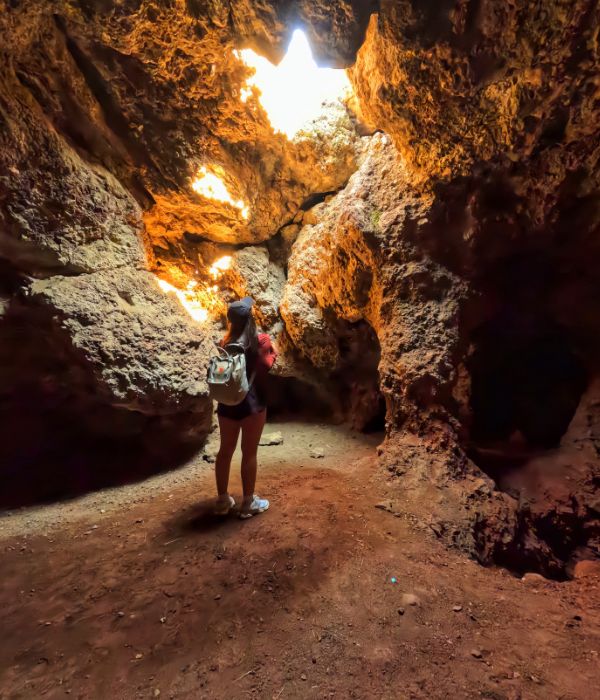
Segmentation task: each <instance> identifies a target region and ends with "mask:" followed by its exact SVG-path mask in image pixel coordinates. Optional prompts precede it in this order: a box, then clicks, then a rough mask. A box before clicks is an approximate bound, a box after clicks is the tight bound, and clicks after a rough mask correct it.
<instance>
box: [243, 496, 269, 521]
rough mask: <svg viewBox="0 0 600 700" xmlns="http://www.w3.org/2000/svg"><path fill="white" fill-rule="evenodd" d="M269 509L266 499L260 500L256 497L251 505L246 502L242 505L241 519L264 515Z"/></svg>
mask: <svg viewBox="0 0 600 700" xmlns="http://www.w3.org/2000/svg"><path fill="white" fill-rule="evenodd" d="M268 509H269V501H267V499H266V498H259V497H258V496H254V498H253V499H252V500H251V501H250V502H249V503H246V501H244V502H243V503H242V507H241V509H240V518H243V519H245V518H251V517H252V516H253V515H258V514H259V513H264V512H265V510H268Z"/></svg>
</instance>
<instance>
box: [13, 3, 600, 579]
mask: <svg viewBox="0 0 600 700" xmlns="http://www.w3.org/2000/svg"><path fill="white" fill-rule="evenodd" d="M0 10H1V12H0V30H1V31H2V34H3V36H4V37H6V41H5V44H4V45H3V47H1V48H0V53H1V55H2V64H1V65H2V68H1V69H0V146H1V148H0V258H1V260H2V268H1V271H2V278H3V284H2V288H1V289H0V291H1V293H2V296H1V299H2V304H1V306H0V308H1V310H2V317H1V319H0V326H1V328H0V332H1V334H2V337H3V338H5V339H6V342H5V345H4V357H5V359H6V368H7V369H6V371H5V372H4V377H3V382H2V386H1V387H0V394H1V399H2V403H1V405H2V410H3V411H4V413H5V414H7V415H8V414H10V411H11V406H12V405H13V404H14V402H15V401H16V400H17V397H18V398H19V400H20V401H21V403H25V404H26V403H27V401H26V397H27V396H28V395H31V396H32V397H34V396H39V395H43V396H46V394H47V393H48V387H54V386H59V387H61V391H59V392H58V393H55V394H54V395H55V397H56V404H54V405H55V406H59V407H61V410H64V411H66V413H65V415H69V416H70V415H71V414H72V410H71V412H69V411H70V409H69V408H68V407H69V406H73V405H79V403H78V402H79V401H80V400H81V398H82V397H83V396H93V397H94V409H93V410H91V411H87V412H86V410H81V411H79V412H78V415H79V417H80V418H81V420H83V419H84V417H85V416H87V415H92V414H94V412H99V413H98V415H100V414H102V415H103V416H104V418H103V421H104V422H105V423H106V424H108V425H112V426H125V427H122V428H121V432H124V433H127V434H129V435H137V436H138V438H140V439H142V436H144V435H147V434H148V428H149V427H150V426H152V425H154V424H155V423H156V421H158V422H159V423H160V424H161V425H163V424H164V425H165V426H168V430H167V428H165V430H167V432H168V431H169V430H170V431H171V433H170V436H171V438H173V439H174V440H175V442H177V433H178V431H179V430H180V432H181V435H180V437H181V438H183V437H184V436H185V439H186V440H188V439H190V440H191V442H193V443H194V444H195V445H196V446H197V445H200V444H201V442H202V439H203V438H204V437H205V435H206V433H207V431H208V429H209V427H210V402H209V401H208V398H207V392H206V387H205V385H204V381H203V374H204V371H203V369H204V366H205V364H206V359H207V357H208V354H209V352H210V343H211V342H212V340H213V339H214V338H215V337H216V336H217V334H218V332H219V323H218V320H217V321H215V322H214V323H212V322H211V323H208V324H207V325H205V326H204V327H203V329H202V330H199V328H198V326H197V325H195V324H193V323H191V322H190V321H189V319H188V318H187V317H186V316H185V314H184V313H183V311H182V310H181V308H180V307H179V306H178V305H177V303H176V302H175V301H174V300H173V299H172V298H171V297H165V296H164V295H163V294H162V293H160V292H159V291H158V288H157V285H156V280H155V278H154V277H153V275H152V274H151V273H152V272H155V273H160V274H161V275H162V276H166V277H169V275H172V272H171V271H172V270H173V269H176V270H177V271H178V274H180V275H181V276H182V277H183V278H185V277H186V276H187V277H190V276H193V275H194V274H200V275H202V274H205V272H206V270H205V268H206V267H207V266H208V264H210V262H211V260H214V259H215V258H216V257H217V255H218V254H219V253H222V252H227V253H230V254H232V256H233V266H232V269H231V270H230V271H229V272H228V273H227V275H225V276H224V278H223V285H224V287H225V288H226V290H227V294H230V295H234V294H243V293H251V294H253V295H254V296H255V297H256V298H257V301H258V302H259V303H258V314H259V320H260V321H261V323H262V324H263V325H264V326H265V328H267V329H268V330H270V331H271V332H272V333H273V334H275V335H277V336H278V340H279V343H280V345H281V347H282V349H283V351H284V352H283V356H282V361H281V363H280V365H279V367H278V370H277V371H278V372H279V373H280V375H282V377H287V378H289V377H296V378H299V377H300V378H302V380H303V381H305V382H307V383H308V384H309V385H311V386H313V387H315V388H319V390H321V391H322V392H323V394H324V396H323V401H324V402H325V403H327V401H329V402H330V404H329V405H331V410H332V412H334V413H336V414H337V416H338V417H345V418H351V419H353V420H354V421H355V424H356V425H357V426H359V427H360V426H361V425H362V426H364V425H367V424H368V423H369V421H371V420H372V419H373V418H374V416H376V414H377V411H378V410H379V408H378V404H379V399H380V391H381V392H382V394H383V396H384V399H385V402H386V419H387V429H386V440H385V442H384V444H383V445H382V447H381V450H380V457H381V462H382V465H383V466H384V467H386V468H387V469H389V471H390V473H391V474H392V475H395V476H396V477H398V478H399V479H401V484H402V486H401V488H402V490H403V493H404V494H406V498H405V501H404V507H405V508H408V509H410V507H411V506H410V503H411V499H412V501H413V502H417V501H420V502H424V500H423V499H426V501H425V502H427V503H428V504H430V510H431V524H432V527H434V529H435V531H436V532H437V533H438V534H439V535H440V536H441V537H444V538H445V539H446V540H447V541H449V542H452V543H454V544H457V545H458V546H461V547H463V548H464V549H466V550H467V551H469V552H471V553H473V554H475V555H476V556H478V557H479V558H480V559H481V560H482V561H491V560H494V559H495V560H497V561H501V560H507V559H511V558H512V559H513V560H514V558H515V557H516V553H518V554H519V556H521V557H522V566H524V567H526V566H528V565H532V566H533V565H535V566H537V567H538V568H543V567H544V566H546V569H545V570H547V571H548V572H550V573H553V574H557V573H558V572H560V571H562V570H564V567H565V566H566V562H567V559H568V558H569V557H571V556H572V555H573V552H574V551H575V550H577V549H578V548H581V547H583V548H585V547H589V546H590V545H589V543H590V542H594V541H595V540H594V537H595V535H592V534H589V532H592V530H593V528H592V529H591V530H589V528H588V530H589V532H588V530H586V532H588V534H585V535H582V536H581V538H579V539H577V538H572V541H573V546H572V547H571V548H570V550H569V551H568V552H567V551H562V550H561V551H557V550H556V549H555V547H554V543H553V541H552V537H553V535H552V534H551V533H550V531H551V530H552V527H551V526H550V525H551V524H552V523H555V524H557V525H556V526H557V527H559V528H560V527H561V525H560V523H561V522H563V521H565V519H566V520H568V517H567V516H565V510H564V509H565V508H567V510H568V509H569V508H570V509H571V510H570V511H569V512H570V513H571V514H575V512H576V511H577V514H576V516H577V518H580V519H581V518H583V519H584V520H585V522H586V523H593V522H595V521H596V520H597V517H598V515H597V504H596V505H594V503H595V502H594V501H593V498H592V497H588V496H586V497H585V498H584V499H583V500H582V498H579V497H578V496H577V494H576V493H575V491H576V490H577V489H579V491H578V493H579V492H581V489H583V487H581V488H580V486H577V484H583V483H585V484H596V485H597V479H598V460H597V459H595V458H593V455H594V454H596V455H597V454H598V445H597V436H596V435H595V432H594V430H587V432H584V434H582V436H581V437H578V438H577V440H582V441H584V442H585V444H586V447H585V448H583V449H584V451H585V452H586V454H589V455H590V458H589V459H586V460H580V463H581V468H580V471H579V474H580V477H578V479H575V480H574V485H573V490H574V491H573V494H572V495H573V496H574V497H573V498H571V500H570V504H571V505H568V504H567V505H564V503H566V502H567V501H568V499H566V501H565V500H564V499H563V501H561V502H563V506H561V507H562V510H561V514H557V513H558V511H556V509H555V514H554V515H552V513H551V508H550V510H549V509H548V508H546V510H544V508H543V507H542V508H541V509H538V510H537V511H536V507H537V506H536V507H534V506H531V504H529V505H527V506H526V507H524V506H523V503H522V502H519V499H518V498H517V497H516V496H515V494H514V493H511V492H510V489H509V490H502V489H499V488H497V483H496V482H495V481H494V480H492V479H491V478H490V477H489V475H488V474H486V473H485V471H482V469H481V468H480V466H479V465H478V464H477V463H476V462H474V461H473V460H472V459H470V457H469V456H468V455H470V454H471V452H470V448H471V446H472V445H471V443H472V441H473V437H474V434H476V432H477V431H475V432H473V426H474V425H477V420H478V415H475V414H474V412H477V410H478V409H477V400H476V399H475V400H473V398H472V396H471V375H472V373H473V372H474V371H475V370H474V367H475V365H476V364H477V362H478V361H480V358H481V357H482V356H483V357H485V352H484V351H483V349H482V348H484V345H485V342H487V343H488V344H489V343H491V344H492V345H493V344H494V336H493V332H492V335H491V336H489V335H488V336H487V340H486V341H485V342H484V341H482V329H489V328H493V323H494V319H499V318H500V319H502V318H510V319H511V322H514V323H516V325H517V326H519V328H521V331H522V332H521V331H519V332H520V333H521V335H520V336H519V338H518V342H517V341H515V342H514V343H513V344H512V345H510V348H509V350H510V352H515V354H518V352H517V348H518V347H520V346H519V343H522V342H523V338H526V337H528V334H530V335H531V329H532V328H538V327H546V326H547V325H550V326H552V327H553V328H555V329H559V331H558V332H559V334H560V342H561V343H564V344H565V346H567V347H568V348H569V352H571V353H572V354H573V356H574V357H575V358H576V359H577V362H578V363H579V366H580V367H581V370H582V376H584V377H585V379H584V380H582V387H581V391H582V392H585V394H584V396H585V406H587V407H590V406H593V405H594V401H595V398H594V396H595V391H596V387H597V386H598V385H597V381H596V380H597V376H598V366H597V360H596V358H597V357H598V339H599V338H600V333H599V331H600V328H599V327H598V325H599V317H598V313H597V308H598V300H599V296H600V295H599V282H598V276H597V274H596V262H597V260H598V253H599V251H598V240H599V237H598V235H597V233H598V228H599V224H600V200H599V196H598V193H599V189H600V182H599V169H598V156H599V154H600V148H599V146H600V143H599V132H598V128H597V124H598V111H599V109H600V101H599V100H598V80H599V78H598V26H600V17H599V10H598V7H597V3H594V2H592V0H575V1H573V2H566V1H563V0H552V2H547V3H530V2H520V1H516V2H511V3H505V2H500V1H499V0H452V1H450V0H447V1H444V2H431V1H426V2H421V1H420V2H416V1H415V0H402V1H400V2H391V1H388V0H381V2H370V1H365V2H359V1H352V2H351V1H349V0H335V1H334V2H321V1H320V0H313V1H312V2H311V1H309V0H302V2H270V1H268V0H263V1H262V2H259V3H251V2H247V1H246V0H236V1H235V2H234V1H233V0H231V1H229V2H226V1H225V0H185V1H184V0H168V1H167V0H163V1H159V0H119V1H114V2H113V1H108V0H106V1H102V2H89V1H88V0H79V1H76V0H70V1H69V2H55V1H52V0H47V1H45V2H33V0H23V1H18V0H11V1H8V2H7V1H3V2H1V3H0ZM296 24H300V25H302V26H304V27H305V28H306V30H307V33H308V35H309V39H310V40H311V43H312V45H313V47H314V49H315V52H316V55H317V57H318V58H319V59H320V60H321V61H323V62H325V63H327V64H329V65H335V66H338V67H341V66H343V67H350V76H351V80H352V83H353V85H354V89H355V92H356V95H357V100H355V101H354V103H353V107H354V108H356V109H358V110H359V112H360V114H359V115H358V116H356V115H353V114H352V113H351V112H350V111H349V110H347V109H345V108H341V107H340V106H339V105H338V107H337V108H336V109H335V110H332V111H331V112H330V115H331V116H330V117H329V118H328V119H327V120H326V123H323V124H321V125H320V129H321V131H320V135H316V134H315V133H313V134H312V136H313V138H307V139H301V140H300V141H298V142H294V143H290V142H287V141H286V139H285V138H284V137H283V136H282V135H281V134H275V133H273V131H272V129H271V128H270V126H269V124H268V121H267V119H266V115H265V114H264V112H263V111H262V108H261V107H260V105H259V103H258V101H257V99H256V96H253V97H251V98H250V99H249V100H248V101H247V102H246V103H244V102H242V101H241V100H240V98H239V92H240V89H241V87H242V85H243V82H244V80H245V77H246V75H247V69H246V68H245V67H244V65H243V64H242V63H241V62H240V61H239V60H238V59H237V57H236V56H235V54H234V52H233V50H234V49H235V48H240V47H252V48H255V49H257V50H259V51H261V52H262V53H263V54H265V55H268V56H269V57H270V58H272V59H273V60H278V59H279V58H280V57H281V56H282V53H283V50H284V47H285V45H286V42H287V39H288V38H289V35H290V32H291V30H292V29H293V27H294V26H295V25H296ZM375 131H383V132H385V133H375V134H374V135H366V136H365V134H373V132H375ZM334 136H335V138H333V137H334ZM204 164H214V165H218V166H220V167H222V168H223V172H224V173H225V179H226V184H227V185H228V187H229V189H230V190H231V191H232V192H234V193H235V194H236V196H239V197H240V198H242V199H244V201H246V202H247V203H248V204H249V206H250V211H251V216H250V217H249V219H248V221H244V220H243V218H242V217H240V215H239V212H238V211H237V210H236V209H235V208H232V207H230V206H228V205H224V204H217V203H215V202H212V201H209V200H206V199H203V198H199V197H197V196H196V195H195V194H194V193H193V191H192V189H191V187H190V185H191V181H192V179H193V177H194V176H195V173H196V172H197V169H198V168H199V167H200V166H201V165H204ZM315 195H316V199H322V200H324V201H322V202H321V203H319V204H317V205H316V206H313V204H314V201H315ZM199 268H201V269H200V270H199ZM169 279H171V281H174V282H175V281H176V280H175V279H174V278H173V277H172V276H171V277H169ZM36 328H39V329H40V332H39V333H40V336H41V335H42V334H43V337H44V343H40V344H39V352H32V353H31V355H28V357H29V359H30V360H31V361H30V362H28V363H27V368H26V367H25V364H26V363H23V362H21V361H20V357H19V354H18V348H19V344H20V343H23V342H27V343H28V344H33V345H34V346H35V342H36V341H35V338H36V331H35V329H36ZM42 329H43V330H42ZM486 332H487V331H486ZM361 343H362V345H361ZM48 356H50V357H51V358H55V359H56V361H51V362H49V361H48ZM361 356H365V358H366V359H365V363H364V366H361V369H360V372H358V373H357V376H358V375H360V377H361V378H360V381H358V382H357V383H355V384H354V385H353V384H352V382H351V381H350V380H349V375H350V374H351V370H352V368H353V367H354V368H356V367H357V366H358V364H357V363H359V361H360V358H361ZM488 356H489V353H488ZM478 358H479V359H478ZM377 362H378V368H377V371H375V370H374V364H375V363H377ZM486 362H487V360H484V364H485V363H486ZM72 367H78V368H79V369H78V375H77V378H75V377H73V376H72ZM484 372H485V367H484ZM550 374H552V372H550ZM517 381H518V380H517ZM583 385H585V386H583ZM65 388H69V390H68V391H66V389H65ZM27 392H31V393H30V394H28V393H27ZM61 392H62V393H61ZM340 392H341V393H342V395H343V398H342V400H340V399H339V394H340ZM51 393H52V392H51ZM336 396H337V398H336ZM24 397H25V398H24ZM61 397H62V398H61ZM42 403H44V402H42ZM44 410H45V411H46V413H44V414H43V415H47V412H48V409H44ZM570 410H571V409H570ZM581 410H583V409H581V406H580V407H579V409H578V408H577V407H573V409H572V413H573V415H574V418H573V421H572V423H571V426H570V427H569V428H568V429H567V431H566V433H565V435H564V436H563V443H564V445H566V444H567V443H569V444H571V443H572V442H573V439H574V438H573V429H574V428H573V425H575V424H576V425H581V424H582V420H583V419H581V415H580V413H581ZM586 410H587V409H586ZM59 413H60V412H59ZM592 413H593V411H592V409H589V411H588V415H591V414H592ZM106 416H109V417H110V419H108V418H106ZM589 420H592V419H591V418H590V419H589ZM38 422H39V423H40V424H41V423H43V422H44V421H43V420H40V421H38ZM84 422H85V420H84ZM0 424H2V425H5V426H6V425H12V423H10V422H9V421H0ZM93 424H95V421H94V420H90V421H87V424H86V425H85V430H84V431H83V432H84V433H85V432H86V431H87V432H92V433H93V432H94V429H93V427H92V426H93ZM134 424H135V427H134ZM177 426H179V428H178V427H177ZM114 430H115V432H118V429H117V427H115V428H114ZM159 432H160V431H159ZM67 438H68V436H66V437H65V440H64V445H63V448H64V449H65V450H68V439H67ZM142 441H143V440H142ZM569 441H570V442H569ZM165 444H169V445H171V444H172V442H171V439H168V440H165ZM578 444H580V443H578ZM132 445H133V443H132ZM131 449H132V450H133V451H134V449H135V448H134V447H132V448H131ZM59 452H60V450H58V448H57V454H58V453H59ZM163 452H168V450H163ZM40 454H41V453H40ZM128 454H131V452H129V453H128ZM38 457H39V455H38ZM11 459H12V460H13V463H15V460H17V461H18V460H19V459H20V457H19V455H18V450H17V452H13V453H12V457H11ZM30 461H31V460H30ZM159 461H160V460H159ZM22 463H23V464H25V462H22ZM27 468H28V467H23V469H25V470H26V469H27ZM586 489H587V490H586ZM586 489H584V490H586V493H592V491H593V490H594V489H593V488H587V487H586ZM561 498H562V496H561ZM538 504H539V503H538ZM574 504H577V505H574ZM536 513H537V514H536ZM540 513H542V514H540ZM582 513H583V515H582ZM569 517H570V516H569ZM574 517H575V516H574ZM561 518H562V520H561ZM548 523H550V525H549V524H548ZM590 527H591V526H590ZM583 529H584V530H585V529H586V528H585V527H584V528H583ZM549 533H550V534H549ZM576 540H577V541H576ZM584 540H585V542H584ZM586 543H587V544H586ZM594 546H595V547H596V549H597V546H596V545H594ZM532 562H533V563H532ZM543 562H546V563H545V564H543Z"/></svg>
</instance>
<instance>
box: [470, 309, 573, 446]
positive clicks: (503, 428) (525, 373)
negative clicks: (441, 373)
mask: <svg viewBox="0 0 600 700" xmlns="http://www.w3.org/2000/svg"><path fill="white" fill-rule="evenodd" d="M473 342H474V345H475V350H474V352H473V354H472V356H471V358H470V362H469V368H470V371H471V378H472V391H471V410H472V413H473V422H472V429H471V436H472V439H473V441H474V442H475V443H477V444H481V445H484V444H500V443H506V442H510V440H511V438H514V437H515V435H516V433H519V434H520V437H521V440H522V441H523V442H524V443H526V444H527V445H529V446H531V447H532V448H546V449H549V448H552V447H556V446H557V445H558V444H559V443H560V439H561V438H562V436H563V435H564V434H565V432H566V430H567V428H568V426H569V423H570V422H571V419H572V418H573V416H574V414H575V411H576V409H577V406H578V404H579V400H580V398H581V396H582V394H583V392H584V390H585V387H586V383H587V378H586V371H585V367H584V365H583V363H582V361H581V359H580V358H579V357H578V356H577V354H576V352H575V351H574V349H573V347H572V345H571V344H570V342H569V339H568V334H567V332H566V330H565V329H564V328H561V326H560V325H558V324H556V323H553V322H551V321H547V320H541V319H535V318H533V319H532V318H523V317H522V316H519V315H517V314H515V313H510V311H506V312H504V313H502V312H501V313H499V314H497V315H496V316H495V317H493V318H492V319H491V320H490V321H488V322H486V323H484V324H483V325H482V326H481V327H480V328H478V329H477V330H476V332H475V333H474V335H473Z"/></svg>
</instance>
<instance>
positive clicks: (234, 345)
mask: <svg viewBox="0 0 600 700" xmlns="http://www.w3.org/2000/svg"><path fill="white" fill-rule="evenodd" d="M229 348H233V349H235V351H236V353H239V354H241V353H245V352H246V348H245V347H244V346H243V345H242V344H241V343H227V345H226V346H225V347H224V348H222V349H223V350H225V352H226V353H227V354H228V355H231V354H232V353H230V352H229Z"/></svg>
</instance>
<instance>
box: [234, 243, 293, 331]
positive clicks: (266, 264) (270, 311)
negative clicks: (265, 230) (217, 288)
mask: <svg viewBox="0 0 600 700" xmlns="http://www.w3.org/2000/svg"><path fill="white" fill-rule="evenodd" d="M227 281H228V283H229V284H230V285H231V288H232V289H233V290H234V291H235V292H236V294H237V295H238V296H239V297H244V296H251V297H252V298H253V299H254V301H255V302H256V311H257V317H258V320H259V321H260V322H261V323H262V325H263V326H264V327H265V329H271V328H273V326H275V325H276V324H277V323H278V321H279V303H280V300H281V296H282V294H283V287H284V284H285V275H284V273H283V270H282V269H281V267H279V266H278V265H276V264H275V263H273V262H271V261H270V260H269V253H268V251H267V249H266V248H265V247H263V246H251V247H248V248H242V249H241V250H238V251H237V252H236V253H235V254H234V256H233V265H232V270H231V272H230V273H229V274H228V278H227Z"/></svg>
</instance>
